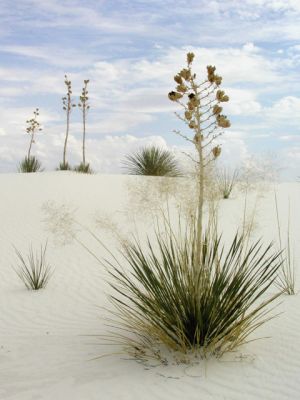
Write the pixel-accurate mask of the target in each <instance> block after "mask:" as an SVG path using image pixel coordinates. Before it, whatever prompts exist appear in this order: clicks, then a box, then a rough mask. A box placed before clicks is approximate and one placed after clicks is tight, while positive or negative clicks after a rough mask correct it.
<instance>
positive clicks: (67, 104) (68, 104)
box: [60, 75, 76, 169]
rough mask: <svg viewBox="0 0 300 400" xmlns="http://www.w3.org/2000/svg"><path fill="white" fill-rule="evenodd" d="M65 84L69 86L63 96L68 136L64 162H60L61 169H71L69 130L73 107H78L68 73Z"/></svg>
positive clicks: (66, 137) (65, 143)
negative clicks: (68, 151) (69, 162)
mask: <svg viewBox="0 0 300 400" xmlns="http://www.w3.org/2000/svg"><path fill="white" fill-rule="evenodd" d="M65 85H66V87H67V94H66V96H64V97H63V98H62V102H63V110H64V111H65V112H66V116H67V127H66V136H65V142H64V151H63V162H62V164H60V169H69V166H68V162H67V144H68V138H69V130H70V115H71V111H72V108H73V107H76V104H75V103H73V99H72V82H71V81H70V80H69V79H68V77H67V75H65Z"/></svg>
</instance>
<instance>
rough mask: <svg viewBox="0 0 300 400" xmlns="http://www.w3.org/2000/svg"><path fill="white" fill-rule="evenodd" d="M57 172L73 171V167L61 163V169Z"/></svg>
mask: <svg viewBox="0 0 300 400" xmlns="http://www.w3.org/2000/svg"><path fill="white" fill-rule="evenodd" d="M57 170H58V171H71V170H72V167H71V165H70V164H69V163H68V162H66V163H64V162H61V163H60V164H59V167H58V168H57Z"/></svg>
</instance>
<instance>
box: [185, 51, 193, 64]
mask: <svg viewBox="0 0 300 400" xmlns="http://www.w3.org/2000/svg"><path fill="white" fill-rule="evenodd" d="M194 57H195V54H194V53H187V55H186V58H187V63H188V64H191V63H192V62H193V60H194Z"/></svg>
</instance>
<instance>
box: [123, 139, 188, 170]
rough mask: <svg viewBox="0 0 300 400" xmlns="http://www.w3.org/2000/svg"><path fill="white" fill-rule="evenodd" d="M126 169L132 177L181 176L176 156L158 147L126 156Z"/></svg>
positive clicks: (143, 149)
mask: <svg viewBox="0 0 300 400" xmlns="http://www.w3.org/2000/svg"><path fill="white" fill-rule="evenodd" d="M124 167H125V168H126V170H127V172H128V173H129V174H130V175H151V176H170V177H176V176H180V175H181V173H180V170H179V168H178V166H177V162H176V160H175V157H174V155H173V154H172V153H171V152H170V151H169V150H164V149H161V148H159V147H156V146H150V147H144V148H142V149H140V150H138V151H137V152H135V153H134V154H132V155H128V156H126V160H125V161H124Z"/></svg>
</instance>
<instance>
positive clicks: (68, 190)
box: [0, 172, 300, 400]
mask: <svg viewBox="0 0 300 400" xmlns="http://www.w3.org/2000/svg"><path fill="white" fill-rule="evenodd" d="M135 179H136V178H134V177H126V176H108V175H107V176H102V175H92V176H85V175H78V174H74V173H69V172H66V173H64V172H62V173H61V172H54V173H40V174H39V173H37V174H32V175H31V174H2V175H0V188H1V199H0V223H1V230H0V399H1V400H2V399H3V400H4V399H9V400H38V399H43V400H96V399H97V400H98V399H118V400H119V399H120V400H122V399H124V400H125V399H126V400H131V399H136V400H140V399H145V400H147V399H149V400H150V399H151V400H153V399H156V400H158V399H189V400H193V399H197V400H198V399H205V400H210V399H227V400H237V399H253V400H254V399H270V400H274V399H275V400H276V399H278V400H279V399H280V400H284V399H299V398H300V380H299V374H300V297H299V295H298V294H297V295H295V296H283V297H282V298H281V304H280V305H279V306H278V308H277V310H276V312H282V314H281V315H280V316H278V317H277V318H275V319H273V320H271V321H270V322H269V323H268V324H266V325H264V326H263V327H262V328H261V329H259V330H258V331H256V332H255V333H254V334H253V337H252V338H253V339H254V338H257V337H269V338H268V339H264V340H258V341H253V342H251V343H248V344H246V345H244V346H242V347H241V348H239V349H238V350H237V351H236V352H235V353H232V354H227V355H225V356H224V357H223V358H222V359H220V360H214V359H212V360H207V361H203V362H201V363H200V364H193V363H191V364H189V365H182V364H181V365H174V364H173V363H170V364H169V365H159V364H157V363H154V364H153V365H151V364H149V365H148V366H146V365H142V364H140V363H138V362H136V361H133V360H129V359H127V357H126V356H124V355H113V356H110V357H105V358H101V359H96V360H92V359H93V358H95V357H98V356H100V355H102V354H105V353H107V352H112V351H114V349H113V348H112V347H111V346H109V347H108V346H105V345H103V344H102V342H101V340H100V339H99V338H98V337H97V335H99V334H103V333H105V332H106V329H107V328H106V327H105V326H104V322H103V319H101V317H102V316H103V313H104V311H102V309H101V308H99V307H106V306H109V303H108V300H107V298H106V292H107V291H108V290H109V288H108V285H107V283H106V281H105V279H106V272H105V271H104V269H103V267H102V266H101V265H100V264H99V263H98V262H97V260H95V259H94V258H93V257H92V256H91V255H89V254H88V253H87V252H86V251H85V250H84V249H83V248H82V246H80V245H79V244H78V243H77V242H76V241H75V240H71V237H70V236H65V237H64V238H63V237H59V234H58V233H57V235H56V240H55V236H54V235H53V232H52V233H51V232H50V231H49V229H50V228H51V229H52V231H53V229H54V227H53V225H52V226H51V216H50V217H49V214H48V215H47V213H46V212H45V206H47V205H48V210H49V207H50V208H51V207H52V211H53V207H54V208H55V206H57V207H59V206H60V207H65V209H66V210H68V211H73V212H74V214H75V216H76V219H77V220H78V221H80V222H81V223H83V224H84V225H85V226H87V227H88V228H90V229H92V230H93V231H94V230H95V232H96V231H97V228H96V227H95V224H94V223H95V219H96V216H97V215H108V216H114V218H115V220H117V221H119V223H120V224H121V228H122V229H123V231H124V232H125V233H126V232H127V231H128V230H129V229H130V226H125V222H124V221H125V219H124V214H122V211H124V210H126V209H127V207H128V206H130V198H129V197H128V191H127V185H128V182H133V181H134V180H135ZM139 179H140V180H141V179H144V180H145V179H148V178H139ZM149 179H153V178H149ZM154 179H155V178H154ZM276 191H277V195H278V204H279V210H280V218H281V224H282V229H283V239H284V241H285V231H286V228H287V215H288V203H289V202H290V213H291V227H290V231H291V239H292V245H293V248H294V251H295V267H296V277H298V279H297V281H298V282H299V279H300V277H299V270H300V247H299V243H300V224H299V221H300V207H299V199H300V184H299V183H284V184H279V185H277V186H276ZM255 198H256V197H255V196H254V195H252V197H251V196H250V198H249V207H250V208H251V205H252V206H253V207H254V206H255V207H256V230H255V234H254V236H263V237H264V239H265V242H266V243H267V242H269V241H270V240H272V239H274V238H276V235H277V231H276V219H275V205H274V193H273V191H272V190H271V191H269V192H267V193H265V194H264V196H263V197H261V198H259V200H258V202H257V203H256V202H255ZM243 207H244V204H243V196H241V195H239V196H237V197H236V198H233V199H232V200H231V199H229V200H224V201H221V204H220V221H221V226H222V229H223V230H224V232H225V233H224V236H225V237H229V235H230V234H231V233H233V232H234V231H235V229H236V228H237V225H238V223H239V222H240V221H241V218H242V212H243ZM57 210H59V208H57ZM47 218H48V219H47ZM54 219H55V218H54V217H53V221H52V222H55V221H54ZM141 219H142V220H143V218H141ZM142 223H143V224H144V225H143V226H144V229H146V228H147V229H148V228H149V229H150V228H151V224H147V223H146V221H145V220H144V221H142ZM68 224H69V225H68ZM63 226H65V228H66V233H68V232H69V231H68V229H69V230H70V229H71V230H72V229H75V230H77V229H80V228H79V227H78V226H75V225H72V221H66V220H65V221H64V223H62V225H61V227H60V228H62V227H63ZM67 228H68V229H67ZM97 233H98V234H99V236H100V237H101V239H102V240H103V241H104V242H105V243H107V244H108V245H109V246H110V248H112V250H113V251H115V250H116V248H114V247H113V246H115V243H116V242H115V241H114V240H113V238H112V237H111V235H110V234H109V232H108V231H103V230H101V231H99V232H98V231H97ZM226 235H227V236H226ZM80 238H81V240H83V241H84V243H86V244H88V246H89V247H90V248H91V249H92V250H93V251H94V252H97V254H98V255H99V257H102V256H103V255H104V251H103V250H102V249H101V248H100V246H99V245H97V244H96V242H94V241H93V240H92V239H91V237H90V236H89V234H88V233H87V232H85V231H84V230H82V231H81V232H80ZM47 239H48V250H47V256H48V257H47V258H48V260H49V262H50V263H51V265H53V267H55V271H54V274H53V276H52V279H51V280H50V282H49V285H48V286H47V288H46V289H43V290H40V291H37V292H33V291H28V290H26V288H25V287H24V285H23V284H22V282H21V281H20V280H19V278H18V277H17V275H16V273H15V272H14V270H13V268H12V266H15V265H16V261H17V259H16V255H15V252H14V249H13V245H14V246H16V247H17V248H18V249H19V250H20V251H21V252H22V253H26V252H27V251H28V247H29V245H30V244H32V245H33V246H34V248H38V247H39V245H40V244H41V243H45V241H46V240H47ZM62 239H65V243H64V244H62ZM298 287H299V286H298ZM90 335H91V336H90Z"/></svg>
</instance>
